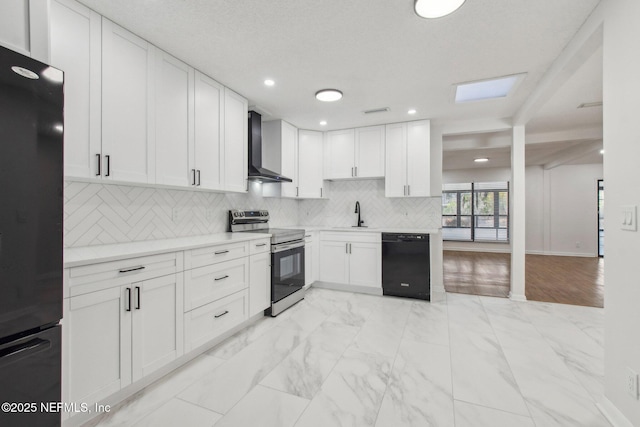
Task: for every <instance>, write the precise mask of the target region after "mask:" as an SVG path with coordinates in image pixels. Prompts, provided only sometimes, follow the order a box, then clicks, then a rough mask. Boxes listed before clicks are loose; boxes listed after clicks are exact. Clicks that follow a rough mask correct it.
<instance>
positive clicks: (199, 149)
mask: <svg viewBox="0 0 640 427" xmlns="http://www.w3.org/2000/svg"><path fill="white" fill-rule="evenodd" d="M194 98H195V139H194V149H193V150H192V153H191V156H192V158H191V167H190V168H189V170H190V173H191V175H192V176H191V179H192V181H191V182H192V183H193V182H196V184H197V185H198V186H199V187H200V188H204V189H207V190H222V181H223V177H222V173H221V166H222V162H223V159H224V153H223V151H222V148H223V146H222V144H221V141H222V126H221V125H222V120H221V119H222V110H223V100H224V88H223V86H222V85H221V84H220V83H218V82H216V81H215V80H213V79H211V78H209V77H207V76H205V75H204V74H202V73H200V72H198V71H196V72H195V96H194ZM194 174H197V176H196V177H195V178H197V181H195V179H194V176H193V175H194Z"/></svg>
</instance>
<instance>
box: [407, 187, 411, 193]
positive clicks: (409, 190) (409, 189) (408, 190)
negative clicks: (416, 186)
mask: <svg viewBox="0 0 640 427" xmlns="http://www.w3.org/2000/svg"><path fill="white" fill-rule="evenodd" d="M410 195H411V185H407V196H410Z"/></svg>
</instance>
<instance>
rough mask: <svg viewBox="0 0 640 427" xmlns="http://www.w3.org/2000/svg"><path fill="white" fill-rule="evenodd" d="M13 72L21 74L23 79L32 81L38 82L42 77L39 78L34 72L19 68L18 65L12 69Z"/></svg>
mask: <svg viewBox="0 0 640 427" xmlns="http://www.w3.org/2000/svg"><path fill="white" fill-rule="evenodd" d="M11 70H13V72H14V73H16V74H19V75H21V76H22V77H26V78H28V79H31V80H38V79H39V78H40V76H38V75H37V74H36V73H34V72H33V71H31V70H27V69H26V68H22V67H18V66H17V65H14V66H13V67H11Z"/></svg>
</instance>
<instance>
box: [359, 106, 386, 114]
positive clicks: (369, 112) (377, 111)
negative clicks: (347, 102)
mask: <svg viewBox="0 0 640 427" xmlns="http://www.w3.org/2000/svg"><path fill="white" fill-rule="evenodd" d="M387 111H389V107H384V108H375V109H373V110H366V111H363V113H364V114H375V113H386V112H387Z"/></svg>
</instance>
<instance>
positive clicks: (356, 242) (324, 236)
mask: <svg viewBox="0 0 640 427" xmlns="http://www.w3.org/2000/svg"><path fill="white" fill-rule="evenodd" d="M320 235H321V237H320V280H321V281H323V282H332V283H340V284H348V285H355V286H366V287H370V288H381V287H382V259H381V258H382V243H381V241H380V233H361V232H358V233H337V232H326V233H321V234H320Z"/></svg>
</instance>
